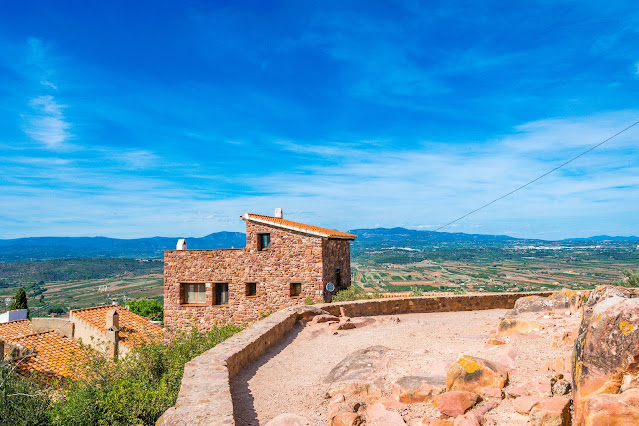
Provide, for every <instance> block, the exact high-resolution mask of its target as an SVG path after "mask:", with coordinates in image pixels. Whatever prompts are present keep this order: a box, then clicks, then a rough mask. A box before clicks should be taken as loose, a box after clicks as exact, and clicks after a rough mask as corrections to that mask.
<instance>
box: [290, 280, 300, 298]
mask: <svg viewBox="0 0 639 426" xmlns="http://www.w3.org/2000/svg"><path fill="white" fill-rule="evenodd" d="M301 296H302V283H291V297H301Z"/></svg>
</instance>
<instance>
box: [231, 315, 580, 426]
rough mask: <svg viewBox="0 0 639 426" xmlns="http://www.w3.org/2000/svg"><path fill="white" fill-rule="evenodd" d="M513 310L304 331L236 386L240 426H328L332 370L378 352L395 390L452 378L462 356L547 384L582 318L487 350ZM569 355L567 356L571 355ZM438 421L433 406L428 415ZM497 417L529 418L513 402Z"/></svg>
mask: <svg viewBox="0 0 639 426" xmlns="http://www.w3.org/2000/svg"><path fill="white" fill-rule="evenodd" d="M506 312H508V311H507V310H505V309H495V310H486V311H469V312H444V313H429V314H403V315H393V316H378V317H372V320H373V322H372V323H371V324H369V325H366V326H365V327H362V328H357V329H352V330H343V331H339V332H337V334H333V331H330V330H328V328H327V326H326V325H325V324H316V325H311V324H307V325H305V326H304V325H299V324H298V325H296V326H295V328H294V329H293V330H292V331H291V332H290V333H289V334H288V335H287V336H285V338H284V339H283V340H282V341H280V342H279V343H278V344H277V345H275V346H273V347H271V348H270V349H269V350H268V351H267V352H266V353H265V354H264V355H263V356H262V357H260V358H259V359H257V360H256V361H255V362H253V363H251V364H249V365H248V366H247V367H245V368H244V369H243V370H242V371H241V372H240V373H239V374H238V375H236V376H235V377H234V378H233V379H232V380H231V389H232V393H233V404H234V409H235V416H236V420H237V424H238V425H258V424H262V425H263V424H265V423H266V422H267V421H269V420H270V419H272V418H274V417H275V416H277V415H279V414H282V413H297V414H299V415H301V416H304V417H306V418H308V419H310V420H311V423H312V424H314V425H327V424H328V419H327V417H326V403H327V400H326V398H325V394H326V390H327V389H328V385H327V384H326V383H324V382H323V380H324V378H325V377H326V375H327V374H328V372H329V371H331V369H332V368H333V367H334V366H335V365H336V364H338V363H339V362H340V361H341V360H342V359H343V358H344V357H346V356H347V355H348V354H349V353H351V352H354V351H356V350H359V349H364V348H367V347H369V346H373V345H383V346H386V347H389V348H391V350H392V351H391V353H390V362H389V364H388V368H387V370H386V371H385V373H384V374H385V377H384V378H385V382H386V383H388V386H389V387H388V388H387V389H386V391H390V385H391V384H392V383H393V382H395V381H396V380H397V379H399V378H400V377H403V376H433V375H441V376H445V375H446V367H447V366H448V365H449V364H451V363H452V362H454V361H455V360H456V359H457V358H458V357H459V356H461V355H472V356H477V357H481V358H485V359H488V360H491V361H496V362H500V363H502V364H504V365H507V366H509V367H510V368H511V371H510V383H513V384H515V385H521V384H524V383H525V382H527V381H529V380H532V379H535V378H537V377H539V376H540V373H539V372H538V370H539V369H540V368H541V367H542V366H543V365H544V364H545V363H546V362H547V361H550V360H552V359H554V358H557V357H559V356H561V355H562V354H563V353H564V352H560V351H561V349H558V348H552V339H553V336H554V335H556V334H560V333H561V332H563V330H566V329H569V328H571V327H574V325H575V324H577V323H578V320H579V318H578V317H577V315H576V314H573V315H572V316H568V315H555V316H549V315H546V317H545V318H543V317H542V316H538V315H533V316H532V318H534V319H536V320H537V321H539V322H541V323H543V324H546V325H548V326H549V327H548V328H547V329H545V330H542V331H540V332H538V333H534V334H530V335H524V336H520V338H518V339H514V340H515V341H512V342H511V343H508V344H506V345H503V346H490V347H487V346H486V340H487V338H488V336H489V334H490V333H491V332H493V331H494V330H496V328H497V325H498V323H499V320H500V318H501V317H503V316H504V315H505V314H506ZM564 351H565V349H564ZM420 409H421V410H422V411H423V413H424V414H431V415H432V414H436V413H437V411H436V410H435V409H434V408H432V405H430V404H426V405H424V406H423V407H422V408H420ZM490 416H491V417H492V418H493V419H494V420H496V421H497V423H498V424H503V425H519V424H521V425H525V424H527V421H528V416H524V415H520V414H517V413H516V412H514V410H513V404H512V400H508V399H507V400H504V401H503V402H502V403H501V404H500V406H499V407H498V408H496V409H495V410H493V411H491V412H490Z"/></svg>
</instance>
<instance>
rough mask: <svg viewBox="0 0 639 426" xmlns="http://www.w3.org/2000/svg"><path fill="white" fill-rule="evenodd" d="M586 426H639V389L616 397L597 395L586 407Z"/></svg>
mask: <svg viewBox="0 0 639 426" xmlns="http://www.w3.org/2000/svg"><path fill="white" fill-rule="evenodd" d="M583 418H584V425H586V426H622V425H639V389H630V390H627V391H626V392H623V393H621V394H616V395H607V394H603V395H596V396H593V397H592V398H590V399H588V401H586V404H585V406H584V416H583Z"/></svg>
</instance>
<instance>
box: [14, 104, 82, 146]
mask: <svg viewBox="0 0 639 426" xmlns="http://www.w3.org/2000/svg"><path fill="white" fill-rule="evenodd" d="M29 105H30V106H31V108H32V109H33V113H32V114H30V115H28V116H27V121H26V124H25V129H24V130H25V133H26V134H27V135H29V136H30V137H31V138H32V139H34V140H36V141H38V142H41V143H43V144H44V145H45V146H46V147H47V148H58V147H60V146H61V145H62V144H63V143H64V142H66V141H67V140H69V138H70V137H71V133H70V132H69V129H70V127H71V125H70V124H69V123H68V122H67V121H66V120H65V117H64V113H63V110H64V108H65V105H60V104H58V103H57V102H56V100H55V98H54V97H53V96H51V95H46V96H38V97H36V98H33V99H31V101H30V102H29Z"/></svg>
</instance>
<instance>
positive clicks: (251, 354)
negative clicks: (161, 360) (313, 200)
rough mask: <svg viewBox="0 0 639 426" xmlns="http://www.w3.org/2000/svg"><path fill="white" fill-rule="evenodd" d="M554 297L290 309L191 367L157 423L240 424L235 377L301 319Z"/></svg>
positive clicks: (507, 305) (505, 305)
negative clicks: (233, 389)
mask: <svg viewBox="0 0 639 426" xmlns="http://www.w3.org/2000/svg"><path fill="white" fill-rule="evenodd" d="M551 294H552V292H529V293H496V294H477V295H458V296H435V297H429V296H427V297H406V298H398V299H374V300H358V301H354V302H340V303H330V304H322V305H315V306H293V307H289V308H286V309H284V310H281V311H279V312H276V313H274V314H272V315H270V316H269V317H267V318H266V319H264V320H262V321H259V322H257V323H255V324H254V325H253V326H252V327H250V328H248V329H246V330H244V331H242V332H241V333H238V334H236V335H235V336H233V337H231V338H230V339H228V340H226V341H225V342H222V343H220V344H219V345H217V346H216V347H214V348H213V349H211V350H209V351H207V352H205V353H203V354H202V355H200V356H198V357H196V358H194V359H193V360H191V361H189V362H188V363H186V365H185V366H184V375H183V376H182V386H181V387H180V393H179V394H178V398H177V401H176V404H175V407H171V408H169V409H168V410H167V411H166V412H165V413H164V414H163V415H162V417H160V418H159V419H158V421H157V425H159V426H169V425H170V426H177V425H211V426H219V425H235V419H234V418H233V401H232V398H231V387H230V383H229V379H230V378H231V377H233V376H234V375H235V374H237V373H238V372H239V371H240V370H241V369H242V368H243V367H244V366H246V365H247V364H248V363H250V362H251V361H253V360H255V359H257V358H258V357H259V356H260V355H262V354H263V353H264V352H266V350H267V349H268V348H270V347H271V346H272V345H274V344H275V343H277V342H278V341H279V340H280V339H281V338H282V337H283V336H284V335H285V334H286V333H287V332H288V331H289V330H291V328H293V326H294V325H295V323H296V322H297V321H298V320H300V319H301V320H306V319H310V318H312V317H313V316H315V315H318V314H321V313H326V312H328V313H331V314H333V315H340V308H342V309H343V310H344V313H345V314H346V315H347V316H351V317H357V316H373V315H392V314H408V313H428V312H451V311H474V310H485V309H512V308H513V307H514V306H515V301H516V300H517V299H519V298H521V297H525V296H533V295H535V296H549V295H551Z"/></svg>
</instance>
